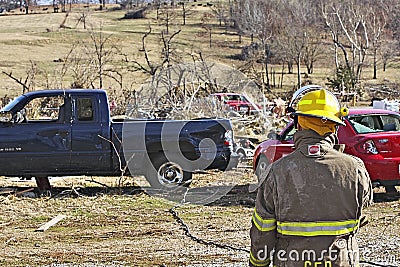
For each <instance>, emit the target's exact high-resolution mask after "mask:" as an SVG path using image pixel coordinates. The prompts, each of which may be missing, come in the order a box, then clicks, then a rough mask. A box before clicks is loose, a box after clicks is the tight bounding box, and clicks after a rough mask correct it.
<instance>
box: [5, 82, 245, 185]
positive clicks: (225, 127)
mask: <svg viewBox="0 0 400 267" xmlns="http://www.w3.org/2000/svg"><path fill="white" fill-rule="evenodd" d="M0 121H1V122H0V175H3V176H15V177H24V178H33V177H34V178H35V179H36V183H37V186H38V189H39V191H40V192H42V191H45V190H50V188H51V187H50V183H49V180H48V177H49V176H66V175H98V176H119V175H121V174H131V175H136V174H138V175H145V177H146V179H147V180H148V182H149V183H150V185H151V186H153V187H156V188H171V187H176V186H182V185H188V184H190V181H191V179H192V173H193V172H194V171H196V170H206V169H220V170H228V169H231V168H233V167H235V166H236V165H237V162H238V157H237V155H236V154H235V153H234V152H233V132H232V127H231V124H230V121H229V120H226V119H198V120H187V121H179V120H153V119H121V120H112V119H111V117H110V109H109V103H108V99H107V94H106V92H105V91H104V90H91V89H70V90H43V91H36V92H29V93H26V94H24V95H21V96H19V97H17V98H16V99H14V101H12V102H11V103H9V104H8V105H7V106H5V107H4V108H2V109H1V110H0Z"/></svg>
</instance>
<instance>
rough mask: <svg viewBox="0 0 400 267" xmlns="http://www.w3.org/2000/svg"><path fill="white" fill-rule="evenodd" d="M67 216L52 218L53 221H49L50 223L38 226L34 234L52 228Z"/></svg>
mask: <svg viewBox="0 0 400 267" xmlns="http://www.w3.org/2000/svg"><path fill="white" fill-rule="evenodd" d="M66 217H67V216H65V215H61V214H60V215H57V216H56V217H54V218H53V219H51V220H50V221H48V222H47V223H45V224H43V225H42V226H40V227H39V228H38V229H36V230H35V232H44V231H46V230H47V229H49V228H50V227H52V226H53V225H55V224H57V223H58V222H59V221H61V220H63V219H65V218H66Z"/></svg>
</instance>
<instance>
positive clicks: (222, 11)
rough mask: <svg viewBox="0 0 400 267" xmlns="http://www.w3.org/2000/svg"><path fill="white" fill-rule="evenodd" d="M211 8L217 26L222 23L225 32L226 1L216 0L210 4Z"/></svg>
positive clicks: (226, 21)
mask: <svg viewBox="0 0 400 267" xmlns="http://www.w3.org/2000/svg"><path fill="white" fill-rule="evenodd" d="M211 10H212V11H213V13H214V14H215V17H216V18H217V19H218V22H219V26H220V27H222V23H224V27H225V32H227V31H228V25H229V5H228V4H227V3H226V1H221V0H218V1H215V2H214V4H213V5H212V6H211Z"/></svg>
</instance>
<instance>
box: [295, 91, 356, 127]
mask: <svg viewBox="0 0 400 267" xmlns="http://www.w3.org/2000/svg"><path fill="white" fill-rule="evenodd" d="M348 113H349V111H348V109H347V108H342V109H341V108H340V104H339V101H338V100H337V98H336V97H335V96H334V95H333V94H332V93H331V92H329V91H327V90H325V89H320V90H315V91H311V92H308V93H306V94H305V95H304V96H303V97H302V98H301V99H300V101H299V102H298V104H297V110H296V112H295V115H299V116H311V117H317V118H322V119H326V120H330V121H333V122H335V123H338V124H341V125H345V123H344V122H343V121H342V119H341V118H342V116H346V115H348Z"/></svg>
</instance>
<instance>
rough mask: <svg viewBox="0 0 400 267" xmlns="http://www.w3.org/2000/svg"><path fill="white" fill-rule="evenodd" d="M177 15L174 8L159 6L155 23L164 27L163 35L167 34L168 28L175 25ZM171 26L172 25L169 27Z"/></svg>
mask: <svg viewBox="0 0 400 267" xmlns="http://www.w3.org/2000/svg"><path fill="white" fill-rule="evenodd" d="M177 16H178V13H177V11H176V9H175V6H172V5H161V9H160V11H159V12H158V15H157V21H158V23H159V24H160V25H163V26H165V33H166V34H169V31H170V27H171V26H173V25H174V24H176V18H177ZM171 24H172V25H171Z"/></svg>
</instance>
